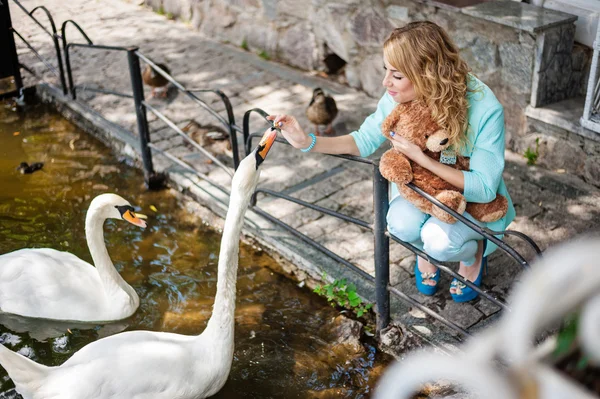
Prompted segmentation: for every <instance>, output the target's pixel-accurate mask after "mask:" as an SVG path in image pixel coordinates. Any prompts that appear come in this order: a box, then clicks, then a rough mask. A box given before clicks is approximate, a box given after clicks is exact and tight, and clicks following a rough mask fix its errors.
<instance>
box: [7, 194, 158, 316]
mask: <svg viewBox="0 0 600 399" xmlns="http://www.w3.org/2000/svg"><path fill="white" fill-rule="evenodd" d="M144 217H145V216H144V215H140V214H136V213H135V212H134V209H133V207H132V206H131V205H130V204H129V202H127V201H126V200H124V199H123V198H121V197H119V196H118V195H116V194H102V195H99V196H97V197H96V198H94V200H93V201H92V203H91V204H90V207H89V209H88V211H87V215H86V218H85V235H86V239H87V243H88V247H89V249H90V253H91V255H92V259H93V260H94V264H95V265H96V267H94V266H92V265H90V264H89V263H87V262H84V261H83V260H81V259H79V258H78V257H77V256H75V255H73V254H71V253H68V252H61V251H57V250H54V249H50V248H39V249H29V248H28V249H20V250H18V251H14V252H10V253H7V254H4V255H0V311H1V312H3V313H11V314H17V315H21V316H28V317H37V318H43V319H51V320H69V321H84V322H87V321H94V322H108V321H112V320H120V319H124V318H126V317H129V316H131V315H132V314H133V313H134V312H135V311H136V309H137V308H138V306H139V303H140V300H139V298H138V296H137V294H136V292H135V290H134V289H133V288H132V287H131V286H130V285H129V284H127V283H126V282H125V280H123V278H122V277H121V275H119V273H118V272H117V270H116V269H115V267H114V266H113V264H112V262H111V260H110V257H109V256H108V251H107V250H106V245H105V243H104V234H103V230H102V229H103V225H104V221H105V220H106V219H108V218H113V219H124V220H126V221H128V222H129V223H132V224H134V225H136V226H140V227H146V223H145V222H144V221H143V220H141V219H140V218H144Z"/></svg>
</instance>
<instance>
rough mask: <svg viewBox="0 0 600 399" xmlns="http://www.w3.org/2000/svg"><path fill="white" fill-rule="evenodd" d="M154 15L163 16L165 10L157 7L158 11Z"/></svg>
mask: <svg viewBox="0 0 600 399" xmlns="http://www.w3.org/2000/svg"><path fill="white" fill-rule="evenodd" d="M156 13H157V14H158V15H165V9H164V8H163V6H160V7H158V10H156Z"/></svg>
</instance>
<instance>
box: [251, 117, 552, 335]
mask: <svg viewBox="0 0 600 399" xmlns="http://www.w3.org/2000/svg"><path fill="white" fill-rule="evenodd" d="M252 112H257V113H259V114H260V115H262V116H263V117H266V116H267V115H268V114H267V113H266V112H264V111H263V110H260V109H252V110H250V111H247V112H246V114H245V115H244V137H247V138H248V139H247V142H246V154H248V153H249V152H250V148H252V140H253V139H254V138H259V137H260V136H261V134H258V133H254V134H249V131H248V130H247V129H249V126H248V125H249V124H248V123H246V121H247V120H248V119H249V115H250V113H252ZM265 120H266V119H265ZM267 122H269V123H271V122H270V121H267ZM277 141H279V142H282V143H285V144H288V143H287V142H286V141H285V140H282V139H277ZM288 145H289V144H288ZM330 156H335V157H338V158H343V159H346V160H348V161H351V162H359V163H363V164H368V165H371V167H372V168H373V174H372V176H373V177H372V180H373V212H374V220H373V222H372V223H369V222H367V221H364V220H360V219H356V218H353V217H351V216H348V215H344V214H342V213H339V212H336V211H333V210H331V209H327V208H323V207H320V206H318V205H314V204H311V203H309V202H305V201H302V200H300V199H298V198H294V197H291V196H289V195H286V194H283V193H281V192H277V191H273V190H267V189H261V188H259V189H257V190H256V193H255V194H254V197H253V201H252V204H253V206H254V210H255V211H256V212H257V213H259V214H261V215H262V216H264V217H265V218H267V219H269V220H270V221H271V222H273V223H275V224H277V225H278V226H280V227H282V228H284V229H286V230H287V231H289V232H291V233H292V234H294V235H295V236H296V237H299V238H300V239H302V240H303V241H304V242H306V243H308V244H309V245H311V246H313V247H314V248H317V249H319V250H320V251H321V252H323V253H325V254H327V255H328V256H330V257H332V258H333V259H334V260H336V261H338V262H340V263H342V264H344V265H345V266H347V267H349V268H350V269H351V270H353V271H354V272H356V273H358V274H360V275H361V276H362V277H364V278H366V279H368V280H369V281H371V282H373V283H374V284H375V296H376V306H377V316H378V318H377V329H378V330H380V329H382V328H385V327H386V326H387V325H388V324H389V321H390V305H389V302H390V301H389V292H392V293H393V294H394V295H396V296H397V297H398V298H400V299H401V300H403V301H405V302H408V303H410V304H411V305H412V306H415V307H417V308H418V309H420V310H422V311H423V312H425V313H427V314H428V315H430V316H432V317H433V318H435V319H436V320H438V321H440V322H442V323H443V324H444V325H446V326H447V327H450V328H451V329H453V330H454V331H457V332H459V333H461V334H463V335H470V334H469V333H468V331H466V330H465V329H463V328H462V327H460V326H458V325H457V324H456V323H453V322H452V321H450V320H447V319H446V318H444V317H443V316H441V315H439V314H437V313H435V312H433V311H432V310H431V309H429V308H427V307H426V306H424V305H422V304H421V303H419V302H418V301H416V300H415V299H413V298H411V297H410V296H408V295H406V294H404V293H403V292H401V291H399V290H398V289H396V288H394V287H392V286H390V285H389V238H391V239H392V240H394V241H395V242H397V243H398V244H400V245H402V246H403V247H405V248H406V249H408V250H410V251H411V252H413V253H414V254H416V255H417V256H420V257H422V258H424V259H426V260H427V261H429V262H431V263H432V264H433V265H435V266H437V267H438V268H439V269H440V270H441V271H442V272H444V273H447V274H449V275H450V276H452V277H453V278H455V279H457V280H458V281H460V282H461V283H463V284H465V285H466V286H468V287H470V288H471V289H473V290H475V291H476V292H478V293H479V295H481V296H482V297H483V298H485V299H486V300H488V301H490V302H492V303H494V304H495V305H497V306H499V307H500V308H502V309H508V306H507V305H506V303H504V302H503V301H501V300H499V299H497V298H495V297H494V296H492V295H491V294H490V293H488V292H486V291H484V290H483V289H481V288H480V287H478V286H476V285H475V284H473V283H472V282H470V281H468V280H466V279H465V278H464V277H462V276H461V275H459V274H458V273H456V272H455V271H453V270H452V269H450V268H449V267H448V266H446V265H444V264H443V263H441V262H440V261H438V260H437V259H434V258H432V257H431V256H429V255H427V254H426V253H425V252H424V251H422V250H420V249H419V248H417V247H415V246H414V245H412V244H410V243H408V242H404V241H402V240H400V239H399V238H398V237H396V236H394V235H393V234H392V233H390V232H389V231H388V230H387V222H386V216H387V212H388V209H389V194H388V193H389V182H388V181H387V180H386V179H385V178H384V177H383V176H382V175H381V173H380V172H379V162H378V161H375V160H371V159H367V158H361V157H355V156H349V155H330ZM407 186H408V187H410V188H411V189H413V190H414V191H416V192H417V193H418V194H420V195H421V196H423V197H424V198H426V199H427V200H428V201H430V202H432V203H433V204H435V205H436V206H438V207H439V208H441V209H443V210H445V211H446V212H448V213H449V214H451V215H452V216H454V217H455V218H456V219H457V220H458V221H459V222H460V223H464V224H465V225H466V226H468V227H469V228H470V229H472V230H474V231H476V232H477V233H478V234H480V235H481V236H482V237H484V238H485V239H487V240H490V241H491V242H493V243H494V244H496V245H497V246H498V248H500V249H502V250H503V251H504V252H506V253H507V254H508V255H509V256H510V257H512V258H513V259H515V260H516V261H517V262H518V263H519V265H521V266H522V267H524V268H528V267H529V263H528V262H527V261H526V260H525V258H524V257H523V256H522V255H521V254H520V253H519V252H518V251H516V250H515V249H514V248H512V247H511V246H510V245H508V244H507V243H506V242H504V241H502V240H501V239H499V238H497V237H496V236H498V235H513V236H516V237H519V238H521V239H523V240H525V241H526V242H527V243H528V244H529V245H530V246H531V248H533V250H534V251H535V252H536V253H537V254H538V255H540V254H541V250H540V248H539V247H538V246H537V244H536V243H535V242H534V241H533V240H532V239H531V238H530V237H528V236H527V235H525V234H523V233H520V232H517V231H512V230H506V231H494V230H491V229H489V228H487V227H481V226H479V225H477V224H476V223H473V222H472V221H470V220H469V219H467V218H466V217H465V216H463V215H461V214H458V213H457V212H455V211H454V210H452V209H450V208H449V207H447V206H446V205H444V204H442V203H441V202H439V201H438V200H437V199H436V198H434V197H432V196H431V195H429V194H427V193H426V192H424V191H423V190H421V189H420V188H418V187H417V186H415V185H414V184H412V183H409V184H407ZM259 193H262V194H265V195H270V196H273V197H277V198H281V199H284V200H286V201H290V202H293V203H296V204H298V205H302V206H304V207H307V208H309V209H312V210H315V211H318V212H321V213H323V214H326V215H329V216H332V217H336V218H338V219H341V220H344V221H346V222H349V223H353V224H355V225H357V226H360V227H362V228H364V229H366V230H369V231H372V232H373V239H374V263H375V276H374V277H373V276H371V275H370V274H368V273H366V272H365V271H364V270H362V269H360V268H359V267H357V266H355V265H353V264H352V263H350V262H348V261H347V260H346V259H343V258H341V257H340V256H339V255H337V254H335V253H333V252H332V251H330V250H329V249H327V248H325V247H324V246H323V245H322V244H320V243H318V242H316V241H315V240H313V239H311V238H310V237H308V236H306V235H304V234H302V233H301V232H299V231H298V230H296V229H294V228H293V227H291V226H289V225H287V224H285V223H284V222H282V221H280V220H278V219H277V218H275V217H273V216H272V215H270V214H268V213H267V212H265V211H263V210H260V209H259V208H257V207H256V201H257V194H259Z"/></svg>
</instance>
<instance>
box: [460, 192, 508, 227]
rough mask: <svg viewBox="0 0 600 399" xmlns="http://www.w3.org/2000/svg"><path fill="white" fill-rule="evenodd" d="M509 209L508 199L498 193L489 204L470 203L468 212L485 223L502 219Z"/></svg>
mask: <svg viewBox="0 0 600 399" xmlns="http://www.w3.org/2000/svg"><path fill="white" fill-rule="evenodd" d="M507 211H508V201H507V199H506V198H505V197H504V196H502V195H500V194H497V195H496V198H495V199H494V200H493V201H492V202H488V203H487V204H480V203H469V204H467V212H469V215H471V216H473V218H474V219H475V220H479V221H480V222H483V223H491V222H495V221H496V220H500V219H502V218H503V217H504V216H505V215H506V212H507Z"/></svg>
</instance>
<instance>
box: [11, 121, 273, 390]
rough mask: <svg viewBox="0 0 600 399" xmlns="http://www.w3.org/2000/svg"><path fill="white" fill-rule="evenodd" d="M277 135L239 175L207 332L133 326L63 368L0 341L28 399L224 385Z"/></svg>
mask: <svg viewBox="0 0 600 399" xmlns="http://www.w3.org/2000/svg"><path fill="white" fill-rule="evenodd" d="M275 137H276V132H275V131H267V132H266V133H265V135H264V137H263V139H262V140H261V143H260V144H259V146H258V147H257V148H256V149H255V150H254V151H253V152H252V154H250V155H249V156H248V157H246V158H245V159H244V160H243V161H242V162H241V163H240V166H239V168H238V170H237V171H236V173H235V175H234V177H233V181H232V191H231V197H230V200H229V209H228V211H227V217H226V219H225V227H224V229H223V236H222V239H221V252H220V255H219V266H218V281H217V293H216V295H215V304H214V308H213V313H212V316H211V317H210V319H209V321H208V325H207V326H206V329H205V330H204V331H203V332H202V334H200V335H198V336H187V335H179V334H173V333H164V332H151V331H127V332H124V333H120V334H116V335H113V336H110V337H108V338H103V339H100V340H98V341H95V342H92V343H91V344H89V345H87V346H85V347H84V348H83V349H81V350H80V351H79V352H77V353H75V354H74V355H73V356H72V357H71V358H70V359H69V360H67V361H66V362H65V363H63V364H62V365H61V366H57V367H46V366H43V365H40V364H38V363H35V362H33V361H31V360H29V359H28V358H26V357H24V356H21V355H19V354H17V353H15V352H12V351H11V350H9V349H6V348H5V347H4V346H2V345H0V364H1V365H2V366H3V367H4V368H5V369H6V371H7V372H8V375H9V376H10V377H11V378H12V380H13V382H14V383H15V386H16V389H17V391H18V392H19V393H20V394H21V395H23V397H24V398H25V399H59V398H60V399H82V398H85V399H117V398H118V399H123V398H127V399H192V398H193V399H198V398H205V397H207V396H211V395H213V394H215V393H216V392H217V391H219V390H220V389H221V387H222V386H223V385H224V384H225V381H226V380H227V377H228V375H229V370H230V369H231V362H232V360H233V330H234V310H235V290H236V276H237V266H238V252H239V235H240V231H241V229H242V224H243V222H244V214H245V212H246V209H247V207H248V203H249V201H250V197H251V194H252V193H253V192H254V189H255V187H256V185H257V183H258V176H259V169H258V167H259V165H260V164H261V162H262V161H263V160H264V158H265V156H266V155H267V153H268V151H269V149H270V148H271V146H272V144H273V142H274V140H275Z"/></svg>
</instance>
